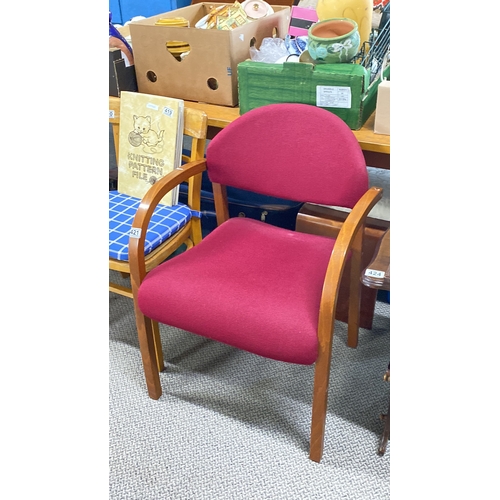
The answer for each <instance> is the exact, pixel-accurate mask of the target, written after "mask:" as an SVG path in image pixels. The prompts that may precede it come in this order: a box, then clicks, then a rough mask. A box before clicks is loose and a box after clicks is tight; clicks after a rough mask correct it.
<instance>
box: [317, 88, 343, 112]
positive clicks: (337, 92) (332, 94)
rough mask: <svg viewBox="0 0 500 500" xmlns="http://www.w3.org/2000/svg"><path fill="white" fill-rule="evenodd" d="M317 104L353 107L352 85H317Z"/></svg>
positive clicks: (333, 106)
mask: <svg viewBox="0 0 500 500" xmlns="http://www.w3.org/2000/svg"><path fill="white" fill-rule="evenodd" d="M316 106H319V107H321V108H347V109H350V108H351V87H330V86H326V85H317V86H316Z"/></svg>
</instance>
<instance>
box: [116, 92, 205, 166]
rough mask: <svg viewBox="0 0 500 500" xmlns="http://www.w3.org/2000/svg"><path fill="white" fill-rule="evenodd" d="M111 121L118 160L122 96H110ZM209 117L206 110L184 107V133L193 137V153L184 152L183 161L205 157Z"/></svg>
mask: <svg viewBox="0 0 500 500" xmlns="http://www.w3.org/2000/svg"><path fill="white" fill-rule="evenodd" d="M109 111H110V115H109V122H110V123H111V126H112V129H113V139H114V143H115V153H116V160H117V161H118V151H119V144H120V143H119V140H120V98H119V97H114V96H109ZM207 122H208V117H207V115H206V113H205V112H204V111H200V110H198V109H191V108H186V107H184V135H187V136H188V137H191V153H190V155H186V154H183V155H182V159H183V161H186V162H187V161H193V160H197V159H200V158H203V156H204V154H205V144H206V140H207Z"/></svg>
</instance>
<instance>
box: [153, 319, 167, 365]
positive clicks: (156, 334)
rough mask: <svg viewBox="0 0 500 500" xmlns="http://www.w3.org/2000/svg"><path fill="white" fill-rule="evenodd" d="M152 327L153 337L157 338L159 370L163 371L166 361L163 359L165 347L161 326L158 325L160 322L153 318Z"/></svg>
mask: <svg viewBox="0 0 500 500" xmlns="http://www.w3.org/2000/svg"><path fill="white" fill-rule="evenodd" d="M151 328H152V329H153V337H154V340H155V352H156V363H157V365H158V371H159V372H162V371H163V370H164V369H165V363H164V360H163V349H162V347H161V337H160V326H159V325H158V322H157V321H152V320H151Z"/></svg>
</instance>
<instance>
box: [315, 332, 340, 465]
mask: <svg viewBox="0 0 500 500" xmlns="http://www.w3.org/2000/svg"><path fill="white" fill-rule="evenodd" d="M331 331H332V333H331V337H330V340H329V342H327V343H326V345H321V344H320V347H319V355H318V359H317V361H316V367H315V370H314V390H313V402H312V418H311V442H310V448H309V458H310V459H311V460H313V461H314V462H318V463H319V462H320V461H321V457H322V456H323V444H324V441H325V425H326V410H327V407H328V384H329V382H330V365H331V361H332V343H333V333H334V327H333V325H332V326H331Z"/></svg>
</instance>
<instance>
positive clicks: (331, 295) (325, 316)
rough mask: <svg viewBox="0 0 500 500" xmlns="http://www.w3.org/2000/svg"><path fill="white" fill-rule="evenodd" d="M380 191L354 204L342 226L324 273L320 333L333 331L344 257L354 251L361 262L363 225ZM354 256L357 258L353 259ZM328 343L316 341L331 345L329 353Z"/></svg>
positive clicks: (374, 189)
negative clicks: (334, 310)
mask: <svg viewBox="0 0 500 500" xmlns="http://www.w3.org/2000/svg"><path fill="white" fill-rule="evenodd" d="M382 192H383V189H382V188H379V187H372V188H370V189H369V190H368V191H367V192H366V193H365V194H364V195H363V196H362V197H361V198H360V200H359V201H358V202H357V203H356V205H355V206H354V208H353V209H352V210H351V213H350V214H349V215H348V217H347V219H346V220H345V222H344V223H343V225H342V228H341V230H340V232H339V235H338V237H337V239H336V241H335V247H334V250H333V251H332V255H331V257H330V261H329V263H328V268H327V271H326V276H325V282H324V285H323V292H322V295H321V303H320V316H319V329H318V331H319V332H331V331H332V326H333V322H334V321H335V318H334V317H333V316H332V310H333V307H334V306H335V302H336V300H337V294H338V290H339V287H340V281H341V278H342V273H343V271H344V267H345V263H346V256H347V254H348V252H349V251H351V250H353V251H355V252H358V254H359V255H358V258H359V260H360V259H361V245H362V237H363V228H364V223H365V220H366V217H367V215H368V213H369V212H370V210H371V209H372V208H373V207H374V206H375V205H376V204H377V202H378V201H379V200H380V199H381V198H382ZM353 257H354V258H356V257H355V256H353ZM322 326H325V328H322ZM331 341H332V338H330V339H322V338H320V339H319V342H320V345H323V344H324V343H325V342H327V343H330V346H329V347H330V351H331Z"/></svg>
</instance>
